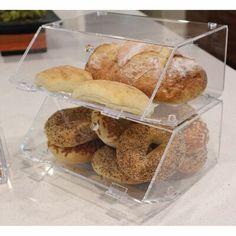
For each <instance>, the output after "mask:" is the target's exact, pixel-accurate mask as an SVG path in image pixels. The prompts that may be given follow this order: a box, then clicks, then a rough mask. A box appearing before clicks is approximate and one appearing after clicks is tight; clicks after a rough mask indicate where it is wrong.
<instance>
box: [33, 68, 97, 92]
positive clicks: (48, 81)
mask: <svg viewBox="0 0 236 236" xmlns="http://www.w3.org/2000/svg"><path fill="white" fill-rule="evenodd" d="M92 79H93V78H92V75H91V74H90V73H89V72H87V71H85V70H82V69H80V68H77V67H74V66H69V65H63V66H58V67H52V68H49V69H47V70H44V71H42V72H39V73H38V74H37V75H36V79H35V84H36V86H38V87H43V88H45V89H47V90H48V91H51V92H60V91H63V92H68V93H72V91H73V89H74V88H75V87H76V86H78V84H80V83H81V82H83V81H86V80H92Z"/></svg>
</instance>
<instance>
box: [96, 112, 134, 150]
mask: <svg viewBox="0 0 236 236" xmlns="http://www.w3.org/2000/svg"><path fill="white" fill-rule="evenodd" d="M130 123H131V121H128V120H125V119H119V120H117V119H113V118H110V117H107V116H104V115H102V114H101V113H100V112H98V111H93V112H92V127H93V130H94V131H95V132H96V134H97V136H98V137H99V138H100V139H101V140H102V141H103V142H104V143H105V144H106V145H108V146H111V147H114V148H115V147H116V145H117V142H118V140H119V137H120V135H121V134H122V133H123V132H124V131H125V129H126V128H127V127H128V125H129V124H130Z"/></svg>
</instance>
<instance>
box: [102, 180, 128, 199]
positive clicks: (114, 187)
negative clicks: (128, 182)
mask: <svg viewBox="0 0 236 236" xmlns="http://www.w3.org/2000/svg"><path fill="white" fill-rule="evenodd" d="M127 191H128V188H126V187H123V186H121V185H119V184H116V183H112V184H111V185H110V187H109V188H108V190H107V191H106V194H107V195H109V196H111V197H113V198H115V199H117V200H122V199H124V198H125V197H126V195H127Z"/></svg>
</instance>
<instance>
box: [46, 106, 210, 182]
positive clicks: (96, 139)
mask: <svg viewBox="0 0 236 236" xmlns="http://www.w3.org/2000/svg"><path fill="white" fill-rule="evenodd" d="M44 128H45V133H46V135H47V139H48V149H49V151H50V152H51V153H52V154H53V155H54V156H55V157H56V159H57V160H58V161H59V162H61V163H64V164H66V165H77V164H84V163H91V165H92V167H93V170H94V171H95V172H96V173H97V174H98V175H99V176H102V177H103V178H105V179H108V180H110V181H113V182H116V183H121V184H141V183H145V182H149V181H151V179H152V177H153V176H154V174H155V171H156V169H157V167H158V165H159V164H160V169H159V171H158V173H157V178H158V179H160V180H167V179H168V178H170V177H171V176H173V175H174V174H175V173H176V172H180V173H182V174H188V175H189V174H193V173H195V172H196V171H198V170H199V169H200V168H201V167H202V166H203V165H204V163H205V161H206V158H207V151H206V145H207V142H208V129H207V127H206V124H205V123H204V122H203V121H201V120H200V119H199V118H198V119H197V120H195V121H194V122H193V123H192V124H191V125H190V126H189V127H188V128H186V129H185V130H184V131H182V132H179V133H178V134H177V135H176V136H174V138H173V139H172V141H171V142H170V144H169V146H168V149H167V148H166V147H167V145H168V143H169V140H170V138H171V132H169V131H167V130H165V129H161V128H154V127H150V126H147V125H143V124H138V123H134V122H131V121H128V120H123V119H119V120H117V119H113V118H110V117H106V116H103V115H101V114H100V112H98V111H92V110H90V109H87V108H83V107H78V108H68V109H64V110H59V111H57V112H56V113H54V114H53V115H52V116H50V117H49V119H48V120H47V122H46V124H45V127H44ZM166 150H167V151H166ZM165 151H166V154H165V158H164V159H162V158H163V154H164V152H165Z"/></svg>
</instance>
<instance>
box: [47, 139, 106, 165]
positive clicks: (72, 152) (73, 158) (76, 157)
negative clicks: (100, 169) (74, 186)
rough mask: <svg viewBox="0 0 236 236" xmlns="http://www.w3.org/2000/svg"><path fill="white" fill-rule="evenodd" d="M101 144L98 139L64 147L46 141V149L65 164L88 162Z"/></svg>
mask: <svg viewBox="0 0 236 236" xmlns="http://www.w3.org/2000/svg"><path fill="white" fill-rule="evenodd" d="M102 145H103V144H102V142H101V141H100V140H98V139H96V140H93V141H90V142H87V143H83V144H81V145H78V146H75V147H66V148H63V147H58V146H56V145H54V144H50V143H49V142H48V150H49V151H50V152H51V153H52V154H53V155H54V157H55V158H56V159H57V161H59V162H61V163H64V164H67V165H76V164H84V163H88V162H90V161H91V159H92V156H93V154H94V153H95V152H96V151H97V150H98V149H99V148H100V147H101V146H102Z"/></svg>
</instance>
